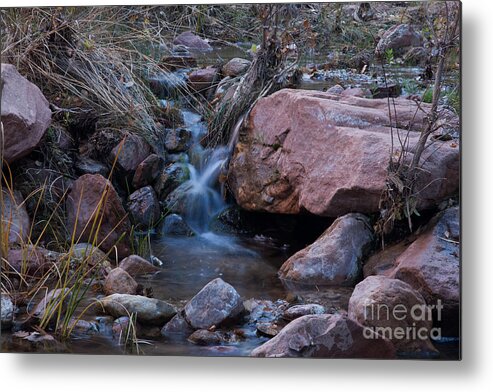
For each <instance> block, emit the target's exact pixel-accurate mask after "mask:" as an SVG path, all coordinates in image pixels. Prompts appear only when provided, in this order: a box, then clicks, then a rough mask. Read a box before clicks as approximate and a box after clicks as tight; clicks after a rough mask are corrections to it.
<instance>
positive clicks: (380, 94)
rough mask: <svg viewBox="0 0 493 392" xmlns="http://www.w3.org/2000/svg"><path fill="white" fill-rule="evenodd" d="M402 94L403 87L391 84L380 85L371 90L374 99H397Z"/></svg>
mask: <svg viewBox="0 0 493 392" xmlns="http://www.w3.org/2000/svg"><path fill="white" fill-rule="evenodd" d="M401 94H402V87H401V85H400V84H395V83H390V84H387V85H386V86H384V85H380V86H377V87H375V88H373V89H372V90H371V93H370V95H373V98H397V97H399V96H400V95H401Z"/></svg>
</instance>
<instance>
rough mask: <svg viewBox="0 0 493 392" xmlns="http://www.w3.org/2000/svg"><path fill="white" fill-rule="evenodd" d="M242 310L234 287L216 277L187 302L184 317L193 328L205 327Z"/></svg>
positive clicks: (220, 321)
mask: <svg viewBox="0 0 493 392" xmlns="http://www.w3.org/2000/svg"><path fill="white" fill-rule="evenodd" d="M242 310H243V303H242V302H241V298H240V295H239V294H238V292H237V291H236V290H235V289H234V287H233V286H231V285H230V284H228V283H226V282H224V281H223V280H222V279H221V278H216V279H214V280H212V281H211V282H209V283H208V284H207V285H206V286H204V288H202V290H200V291H199V292H198V293H197V294H196V295H195V296H194V297H193V298H192V299H191V300H190V302H188V303H187V305H186V306H185V317H186V319H187V321H188V322H189V323H190V325H191V326H192V327H194V328H195V329H200V328H205V329H207V328H210V327H212V326H214V325H215V326H218V325H219V324H221V323H222V322H224V321H226V320H228V319H233V318H234V317H236V316H238V315H239V314H240V312H241V311H242Z"/></svg>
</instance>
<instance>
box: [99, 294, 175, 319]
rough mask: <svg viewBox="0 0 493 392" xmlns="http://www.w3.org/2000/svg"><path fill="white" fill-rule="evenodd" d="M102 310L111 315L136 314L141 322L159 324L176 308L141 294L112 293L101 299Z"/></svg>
mask: <svg viewBox="0 0 493 392" xmlns="http://www.w3.org/2000/svg"><path fill="white" fill-rule="evenodd" d="M101 305H102V307H103V310H104V311H105V312H106V313H108V314H110V315H111V316H113V317H116V318H118V317H122V316H128V315H129V314H133V313H134V314H136V315H137V321H138V322H140V323H142V324H151V325H156V326H161V325H163V324H164V323H166V322H167V321H169V320H170V319H171V318H172V317H173V316H174V315H175V314H176V309H175V308H174V307H173V306H172V305H170V304H168V303H167V302H165V301H161V300H158V299H155V298H147V297H143V296H141V295H130V294H112V295H110V296H108V297H105V298H103V299H102V300H101Z"/></svg>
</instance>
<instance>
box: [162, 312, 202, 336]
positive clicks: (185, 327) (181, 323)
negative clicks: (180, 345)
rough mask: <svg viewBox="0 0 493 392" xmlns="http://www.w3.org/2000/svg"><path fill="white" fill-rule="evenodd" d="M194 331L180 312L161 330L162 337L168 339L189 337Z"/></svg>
mask: <svg viewBox="0 0 493 392" xmlns="http://www.w3.org/2000/svg"><path fill="white" fill-rule="evenodd" d="M193 331H194V329H193V328H192V327H191V325H190V324H189V323H188V321H187V320H186V319H185V317H184V316H183V314H182V313H181V312H180V313H177V314H176V315H175V316H174V317H173V318H172V319H171V320H170V321H168V322H167V323H166V324H165V325H164V327H163V328H162V329H161V335H162V336H164V337H167V338H172V337H177V336H183V335H185V336H189V335H190V334H192V333H193Z"/></svg>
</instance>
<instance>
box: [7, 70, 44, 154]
mask: <svg viewBox="0 0 493 392" xmlns="http://www.w3.org/2000/svg"><path fill="white" fill-rule="evenodd" d="M1 75H2V76H1V83H0V85H1V89H2V101H1V104H0V107H1V121H2V124H3V134H0V142H1V143H0V144H3V159H5V160H6V161H7V162H8V163H11V162H13V161H15V160H16V159H18V158H22V157H23V156H25V155H27V154H29V153H30V152H31V151H32V150H33V149H34V148H35V147H36V146H37V145H38V144H39V142H40V141H41V138H42V137H43V136H44V134H45V132H46V130H47V129H48V127H49V126H50V123H51V110H50V106H49V104H48V101H47V100H46V98H45V97H44V95H43V93H42V92H41V91H40V90H39V88H38V87H37V86H36V85H34V84H32V83H31V82H30V81H28V80H27V79H26V78H24V77H23V76H21V74H19V72H17V69H16V68H15V67H14V66H13V65H10V64H2V65H1Z"/></svg>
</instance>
